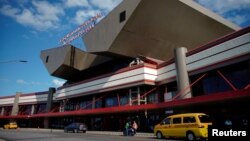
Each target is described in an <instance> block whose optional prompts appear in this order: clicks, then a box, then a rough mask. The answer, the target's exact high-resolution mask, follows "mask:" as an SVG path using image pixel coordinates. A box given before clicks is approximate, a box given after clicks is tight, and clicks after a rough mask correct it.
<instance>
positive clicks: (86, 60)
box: [40, 45, 111, 80]
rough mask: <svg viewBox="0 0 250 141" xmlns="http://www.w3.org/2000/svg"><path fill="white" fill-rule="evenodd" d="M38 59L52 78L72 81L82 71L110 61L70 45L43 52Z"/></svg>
mask: <svg viewBox="0 0 250 141" xmlns="http://www.w3.org/2000/svg"><path fill="white" fill-rule="evenodd" d="M40 57H41V59H42V61H43V63H44V65H45V67H46V68H47V70H48V72H49V73H50V74H51V75H52V76H56V77H60V78H63V79H66V80H70V79H72V77H73V76H76V75H77V74H78V73H80V72H81V71H83V70H86V69H88V68H90V67H94V66H97V65H99V64H102V63H105V62H108V61H110V60H111V59H110V58H108V57H103V56H99V55H95V54H91V53H87V52H84V51H82V50H80V49H79V48H76V47H74V46H72V45H64V46H61V47H57V48H52V49H48V50H43V51H42V52H41V54H40Z"/></svg>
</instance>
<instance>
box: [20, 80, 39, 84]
mask: <svg viewBox="0 0 250 141" xmlns="http://www.w3.org/2000/svg"><path fill="white" fill-rule="evenodd" d="M16 83H18V84H22V85H41V83H40V82H35V81H31V82H28V81H25V80H22V79H18V80H16Z"/></svg>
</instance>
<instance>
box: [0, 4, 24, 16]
mask: <svg viewBox="0 0 250 141" xmlns="http://www.w3.org/2000/svg"><path fill="white" fill-rule="evenodd" d="M19 12H20V9H17V8H14V7H12V6H10V5H4V6H3V7H1V8H0V13H2V14H3V15H5V16H9V17H11V18H15V15H16V14H17V13H19Z"/></svg>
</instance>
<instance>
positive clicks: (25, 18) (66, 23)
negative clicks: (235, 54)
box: [0, 0, 250, 96]
mask: <svg viewBox="0 0 250 141" xmlns="http://www.w3.org/2000/svg"><path fill="white" fill-rule="evenodd" d="M196 1H197V2H198V3H200V4H201V5H203V6H204V7H207V8H208V9H211V10H212V11H214V12H216V13H218V14H220V15H221V16H223V17H225V18H226V19H228V20H230V21H232V22H234V23H236V24H238V25H239V26H241V27H246V26H249V25H250V15H249V14H250V0H196ZM120 2H121V0H48V1H38V0H1V1H0V41H1V46H0V96H6V95H14V94H15V93H16V92H22V93H33V92H40V91H47V90H48V88H49V87H56V88H57V87H59V86H60V85H62V84H63V82H64V80H62V79H59V78H56V77H53V76H50V75H49V73H48V72H47V70H46V68H45V66H44V65H43V63H42V61H41V59H40V52H41V51H42V50H46V49H49V48H53V47H57V46H60V44H59V40H60V38H62V37H63V36H64V35H66V34H67V33H68V32H70V31H72V30H74V29H75V28H76V27H77V26H78V25H80V24H81V23H83V22H84V21H86V20H87V19H89V18H90V17H92V16H94V15H95V14H97V13H99V12H104V13H108V12H109V11H110V10H112V9H113V8H114V7H115V6H116V5H118V4H119V3H120ZM72 44H73V45H75V46H77V47H79V48H81V49H84V43H83V42H82V40H81V39H77V40H75V41H74V42H73V43H72ZM15 60H27V61H28V62H27V63H21V62H17V61H15Z"/></svg>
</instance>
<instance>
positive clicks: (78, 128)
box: [64, 122, 87, 133]
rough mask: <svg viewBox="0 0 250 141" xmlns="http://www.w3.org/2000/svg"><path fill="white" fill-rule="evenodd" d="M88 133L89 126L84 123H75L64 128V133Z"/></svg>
mask: <svg viewBox="0 0 250 141" xmlns="http://www.w3.org/2000/svg"><path fill="white" fill-rule="evenodd" d="M86 131H87V125H86V124H84V123H79V122H74V123H71V124H69V125H67V126H65V127H64V132H66V133H67V132H73V133H78V132H83V133H86Z"/></svg>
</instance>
